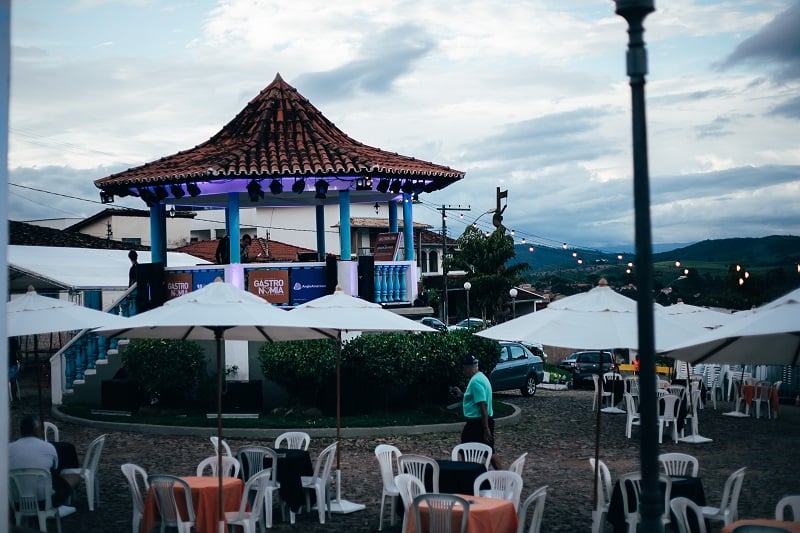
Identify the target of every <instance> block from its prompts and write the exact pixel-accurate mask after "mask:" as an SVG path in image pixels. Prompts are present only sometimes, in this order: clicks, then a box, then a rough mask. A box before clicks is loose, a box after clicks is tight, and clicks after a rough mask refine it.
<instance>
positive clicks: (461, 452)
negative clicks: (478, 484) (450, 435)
mask: <svg viewBox="0 0 800 533" xmlns="http://www.w3.org/2000/svg"><path fill="white" fill-rule="evenodd" d="M462 457H463V458H462ZM450 459H451V460H453V461H469V462H472V463H481V464H483V465H485V466H486V468H487V469H488V468H489V464H490V463H491V461H492V448H491V447H490V446H488V445H486V444H483V443H481V442H464V443H462V444H457V445H455V446H454V447H453V451H451V452H450Z"/></svg>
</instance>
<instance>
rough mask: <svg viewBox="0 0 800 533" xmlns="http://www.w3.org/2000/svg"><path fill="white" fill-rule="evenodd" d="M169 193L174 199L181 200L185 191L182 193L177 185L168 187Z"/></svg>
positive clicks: (181, 188) (181, 189)
mask: <svg viewBox="0 0 800 533" xmlns="http://www.w3.org/2000/svg"><path fill="white" fill-rule="evenodd" d="M169 191H170V192H171V193H172V196H173V197H174V198H183V197H184V196H185V195H186V191H184V190H183V187H181V186H180V185H178V184H175V185H170V186H169Z"/></svg>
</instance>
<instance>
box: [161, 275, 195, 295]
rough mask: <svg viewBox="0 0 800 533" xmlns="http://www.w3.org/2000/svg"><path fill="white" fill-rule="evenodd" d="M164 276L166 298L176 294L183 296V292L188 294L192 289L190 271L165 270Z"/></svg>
mask: <svg viewBox="0 0 800 533" xmlns="http://www.w3.org/2000/svg"><path fill="white" fill-rule="evenodd" d="M166 278H167V300H172V299H173V298H177V297H178V296H183V295H184V294H188V293H190V292H191V291H192V273H191V272H179V273H171V272H167V275H166Z"/></svg>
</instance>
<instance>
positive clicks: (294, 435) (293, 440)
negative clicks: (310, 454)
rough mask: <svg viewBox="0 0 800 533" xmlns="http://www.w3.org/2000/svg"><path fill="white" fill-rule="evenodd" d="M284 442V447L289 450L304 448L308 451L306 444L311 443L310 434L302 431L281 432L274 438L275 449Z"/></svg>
mask: <svg viewBox="0 0 800 533" xmlns="http://www.w3.org/2000/svg"><path fill="white" fill-rule="evenodd" d="M284 443H286V447H287V448H289V449H290V450H305V451H308V445H309V444H310V443H311V435H309V434H308V433H305V432H303V431H287V432H286V433H281V434H280V435H278V436H277V438H276V439H275V449H276V450H277V449H278V448H280V447H281V444H284Z"/></svg>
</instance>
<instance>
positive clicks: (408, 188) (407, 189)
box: [400, 180, 414, 194]
mask: <svg viewBox="0 0 800 533" xmlns="http://www.w3.org/2000/svg"><path fill="white" fill-rule="evenodd" d="M400 190H401V191H403V192H404V193H406V194H411V193H412V192H414V184H413V183H411V181H409V180H406V181H405V183H403V186H402V187H400Z"/></svg>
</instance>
